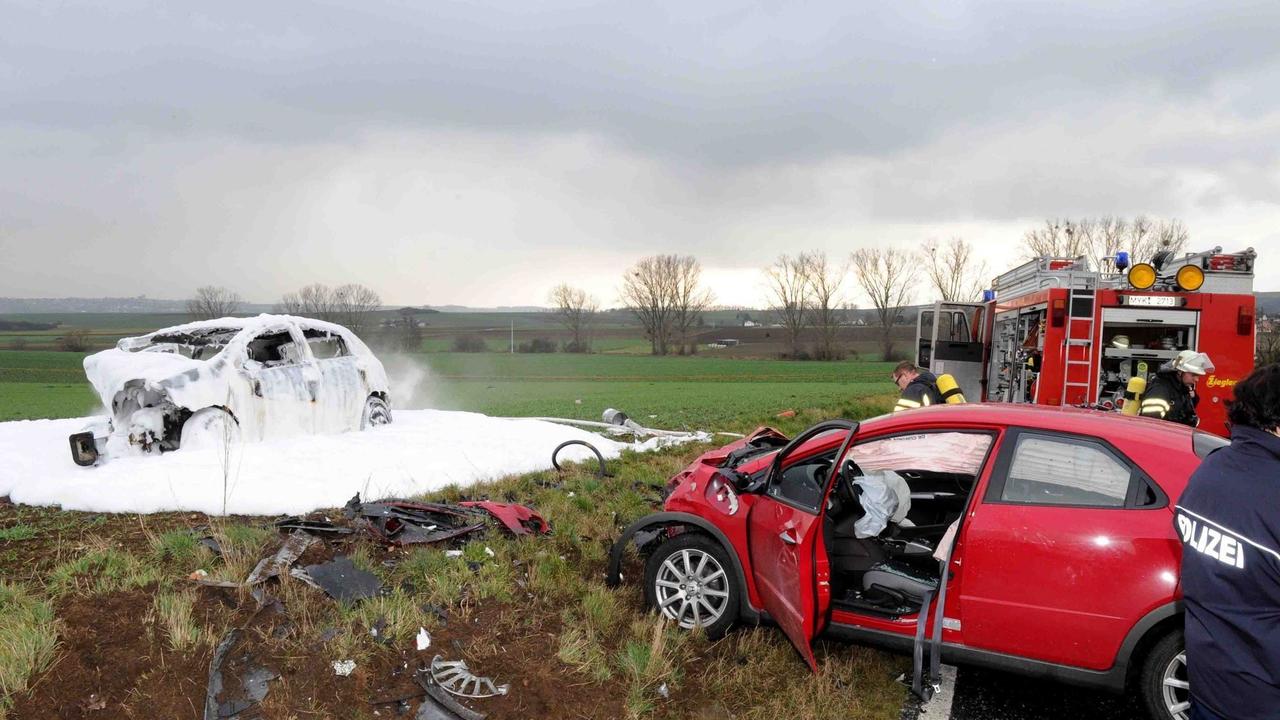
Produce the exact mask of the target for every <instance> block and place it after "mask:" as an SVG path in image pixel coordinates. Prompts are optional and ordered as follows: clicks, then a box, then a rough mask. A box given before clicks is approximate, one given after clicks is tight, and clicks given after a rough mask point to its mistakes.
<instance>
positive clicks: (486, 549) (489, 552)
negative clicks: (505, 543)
mask: <svg viewBox="0 0 1280 720" xmlns="http://www.w3.org/2000/svg"><path fill="white" fill-rule="evenodd" d="M484 554H485V555H488V556H489V557H497V556H498V554H497V553H495V552H494V551H493V548H491V547H489V546H488V545H485V546H484Z"/></svg>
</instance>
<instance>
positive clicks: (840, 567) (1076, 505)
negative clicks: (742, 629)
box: [609, 404, 1226, 720]
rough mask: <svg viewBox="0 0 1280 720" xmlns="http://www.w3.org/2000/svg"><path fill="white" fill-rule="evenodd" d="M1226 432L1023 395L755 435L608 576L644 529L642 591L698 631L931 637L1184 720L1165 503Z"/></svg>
mask: <svg viewBox="0 0 1280 720" xmlns="http://www.w3.org/2000/svg"><path fill="white" fill-rule="evenodd" d="M1225 442H1226V441H1224V440H1222V439H1221V438H1218V437H1216V436H1213V435H1209V434H1208V433H1203V432H1199V431H1196V430H1192V429H1191V428H1188V427H1185V426H1182V425H1176V424H1173V423H1165V422H1159V421H1155V420H1147V419H1142V418H1129V417H1123V416H1117V415H1114V414H1107V413H1100V412H1093V411H1087V410H1074V409H1064V408H1045V407H1040V406H1011V405H998V406H993V405H978V404H971V405H948V406H936V407H931V408H924V409H920V410H913V411H909V412H902V413H896V414H893V415H886V416H881V417H877V418H872V419H869V420H866V421H864V422H862V423H856V422H851V421H847V420H833V421H829V422H824V423H820V424H818V425H815V426H814V427H812V428H810V429H808V430H806V431H805V432H803V433H801V434H800V435H798V436H797V437H796V438H795V439H792V440H788V439H787V438H786V437H784V436H783V435H781V434H780V433H778V432H777V431H775V430H772V429H769V428H764V429H761V430H758V431H756V432H755V433H753V434H752V435H751V436H750V437H747V438H744V439H742V440H739V441H737V442H734V443H732V444H730V445H727V446H725V447H723V448H720V449H718V450H713V451H710V452H708V453H705V454H704V455H702V456H701V457H699V458H698V459H697V460H695V461H694V462H693V463H692V464H690V465H689V466H688V467H686V468H685V469H684V470H682V471H681V472H680V473H679V474H677V475H676V476H675V477H673V478H672V479H671V481H670V482H669V484H668V495H667V498H666V501H665V505H664V510H663V512H659V513H654V514H652V515H649V516H647V517H644V518H642V519H640V520H639V521H637V522H635V523H633V524H632V525H631V526H629V527H628V528H627V529H626V530H625V531H624V532H623V534H622V536H621V537H620V538H619V540H618V542H617V543H616V544H615V545H614V547H613V550H612V552H611V557H610V565H609V580H610V582H611V583H613V584H617V583H618V582H619V581H620V579H621V575H620V568H621V564H622V558H623V553H624V550H625V548H626V547H627V546H628V545H630V544H631V543H632V541H634V543H635V545H636V546H637V547H638V548H639V550H640V552H641V553H642V554H643V555H645V556H647V560H646V561H645V573H644V593H645V598H646V600H647V601H648V603H649V604H650V605H651V606H653V607H655V608H657V609H658V610H659V611H660V612H662V613H663V614H664V615H666V616H667V617H668V618H670V619H672V620H674V621H676V622H678V623H679V624H680V625H681V626H683V627H685V628H693V627H695V626H702V627H704V628H705V629H706V631H707V632H708V633H709V634H710V635H712V636H716V635H719V634H721V633H723V632H725V631H726V630H728V629H729V627H730V626H732V625H733V624H734V623H735V622H747V623H759V622H761V621H763V620H768V621H772V622H774V623H776V624H777V625H778V626H779V627H781V629H782V630H783V632H785V633H786V635H787V637H788V638H790V639H791V641H792V643H794V644H795V646H796V648H797V649H798V650H799V651H800V653H801V655H803V656H804V658H805V659H806V660H807V661H808V663H809V664H810V666H812V667H814V668H815V669H816V661H815V659H814V656H813V652H812V648H811V643H812V642H813V640H814V639H815V638H816V637H818V636H819V635H823V636H826V637H835V638H839V639H845V640H850V641H855V642H860V643H866V644H870V645H877V646H881V647H884V648H887V649H892V650H898V651H904V652H910V651H912V649H913V648H914V649H916V652H917V653H920V652H922V651H923V650H924V649H925V647H926V646H928V643H929V642H930V641H929V640H928V638H930V636H931V635H932V636H933V641H932V642H933V643H934V645H933V647H937V648H940V652H938V653H934V657H938V656H940V658H941V661H943V662H948V663H954V664H971V665H981V666H986V667H992V668H997V669H1001V670H1006V671H1012V672H1017V673H1022V674H1026V675H1033V676H1040V677H1048V678H1054V679H1057V680H1060V681H1062V682H1067V683H1074V684H1078V685H1085V686H1091V687H1097V688H1105V689H1108V690H1112V691H1116V692H1124V691H1126V690H1128V691H1131V692H1137V693H1140V694H1141V696H1142V699H1143V701H1144V703H1145V705H1146V707H1147V708H1148V710H1149V711H1150V713H1151V715H1152V717H1153V718H1159V719H1160V720H1170V719H1175V718H1176V719H1183V718H1185V717H1186V714H1187V708H1188V704H1187V701H1188V690H1187V687H1188V686H1187V681H1186V661H1185V655H1184V652H1183V641H1182V603H1181V588H1180V586H1179V569H1180V567H1179V566H1180V556H1181V551H1180V545H1179V542H1178V539H1177V537H1176V536H1175V534H1174V526H1173V503H1174V501H1175V500H1176V499H1177V498H1178V496H1179V495H1180V494H1181V492H1182V489H1183V487H1184V486H1185V484H1186V482H1187V478H1188V477H1189V476H1190V475H1191V472H1192V471H1193V470H1194V469H1195V468H1196V467H1197V465H1199V463H1200V459H1201V458H1202V457H1203V456H1204V455H1205V454H1207V453H1208V452H1209V451H1210V450H1212V449H1213V448H1215V447H1218V446H1220V445H1223V444H1225ZM886 498H894V499H896V501H897V502H896V503H895V502H894V501H893V500H892V499H890V500H887V501H886ZM949 530H950V532H949ZM944 563H945V566H946V567H947V568H948V573H947V575H948V578H949V579H948V582H947V583H945V585H944V584H941V583H939V578H940V577H941V575H942V573H941V568H942V567H943V565H944ZM939 599H941V602H939ZM939 605H941V609H942V610H943V611H942V612H939V609H940V608H939ZM939 624H940V628H941V633H940V635H939V634H937V632H936V631H937V630H938V627H939ZM919 657H920V656H919V655H917V658H919ZM916 664H917V667H919V666H920V665H921V663H920V661H919V659H917V663H916ZM917 689H919V686H917Z"/></svg>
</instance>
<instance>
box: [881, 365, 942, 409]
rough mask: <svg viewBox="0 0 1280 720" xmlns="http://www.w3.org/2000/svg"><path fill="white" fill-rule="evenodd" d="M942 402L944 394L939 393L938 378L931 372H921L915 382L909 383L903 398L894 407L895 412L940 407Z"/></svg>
mask: <svg viewBox="0 0 1280 720" xmlns="http://www.w3.org/2000/svg"><path fill="white" fill-rule="evenodd" d="M942 402H943V400H942V393H941V392H939V391H938V378H936V377H934V376H933V373H931V372H926V371H924V370H921V371H920V374H919V375H916V377H915V379H914V380H912V381H911V382H909V383H907V387H906V388H905V389H903V391H902V397H900V398H898V404H897V405H895V406H893V411H894V412H898V411H899V410H911V409H913V408H918V407H928V406H930V405H940V404H942Z"/></svg>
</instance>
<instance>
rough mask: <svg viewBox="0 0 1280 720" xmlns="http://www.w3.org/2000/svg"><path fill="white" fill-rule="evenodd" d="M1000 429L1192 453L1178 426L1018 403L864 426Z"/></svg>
mask: <svg viewBox="0 0 1280 720" xmlns="http://www.w3.org/2000/svg"><path fill="white" fill-rule="evenodd" d="M952 424H955V425H966V424H974V425H1003V426H1016V427H1026V428H1034V429H1040V430H1053V431H1056V432H1066V433H1076V434H1080V435H1091V436H1093V437H1100V438H1105V439H1106V440H1108V441H1111V442H1113V443H1115V444H1124V443H1127V442H1140V443H1144V444H1164V445H1166V446H1168V447H1173V448H1186V449H1188V450H1190V448H1191V435H1192V434H1193V433H1194V432H1195V431H1194V430H1193V429H1192V428H1190V427H1188V426H1186V425H1182V424H1179V423H1172V422H1168V421H1164V420H1154V419H1151V418H1143V417H1130V416H1127V415H1121V414H1119V413H1116V412H1103V411H1100V410H1085V409H1083V408H1071V407H1050V406H1047V405H1031V404H1022V403H964V404H959V405H934V406H932V407H926V408H919V409H914V410H904V411H902V412H896V413H892V414H889V415H881V416H879V417H874V418H870V419H868V420H865V421H863V423H862V425H863V428H864V429H865V430H868V431H875V432H881V431H886V432H892V431H894V430H912V429H924V428H928V427H932V426H936V425H952Z"/></svg>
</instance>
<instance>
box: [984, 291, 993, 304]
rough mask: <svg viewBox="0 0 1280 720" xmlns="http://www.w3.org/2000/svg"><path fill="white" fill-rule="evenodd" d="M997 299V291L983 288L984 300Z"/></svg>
mask: <svg viewBox="0 0 1280 720" xmlns="http://www.w3.org/2000/svg"><path fill="white" fill-rule="evenodd" d="M995 299H996V291H995V290H983V291H982V302H991V301H993V300H995Z"/></svg>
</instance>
